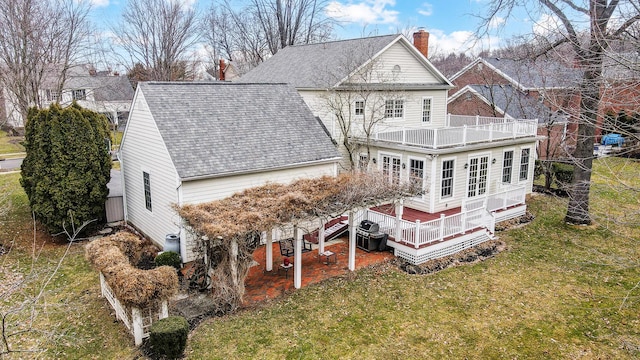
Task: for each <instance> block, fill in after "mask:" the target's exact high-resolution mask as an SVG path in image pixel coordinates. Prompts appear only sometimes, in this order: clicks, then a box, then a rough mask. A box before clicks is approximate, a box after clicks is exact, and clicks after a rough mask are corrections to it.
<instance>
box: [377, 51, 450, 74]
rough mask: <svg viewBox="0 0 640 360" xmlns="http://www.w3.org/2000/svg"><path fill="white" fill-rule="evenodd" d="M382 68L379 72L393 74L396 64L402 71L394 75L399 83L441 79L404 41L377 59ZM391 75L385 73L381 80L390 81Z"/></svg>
mask: <svg viewBox="0 0 640 360" xmlns="http://www.w3.org/2000/svg"><path fill="white" fill-rule="evenodd" d="M376 61H377V62H378V64H379V67H380V69H376V70H378V71H377V72H378V73H383V74H393V69H394V67H395V66H396V65H398V66H399V67H400V72H399V73H397V75H395V76H394V79H395V80H394V82H397V83H420V84H438V83H440V82H441V80H438V78H437V77H436V76H435V75H434V74H433V73H432V72H430V71H429V70H428V69H427V68H426V67H425V65H424V63H423V62H422V61H420V60H418V58H416V57H415V56H414V54H413V53H412V52H411V51H409V50H408V49H407V48H406V47H405V46H404V45H403V44H402V43H400V42H396V43H395V44H393V45H391V47H389V48H388V49H387V50H386V51H385V52H384V53H382V54H380V56H379V57H378V58H377V59H376ZM388 78H389V75H383V76H382V78H381V79H380V80H381V81H388Z"/></svg>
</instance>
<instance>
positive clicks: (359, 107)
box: [353, 100, 364, 116]
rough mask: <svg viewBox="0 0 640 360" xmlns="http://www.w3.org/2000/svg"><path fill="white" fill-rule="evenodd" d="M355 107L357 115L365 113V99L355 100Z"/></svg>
mask: <svg viewBox="0 0 640 360" xmlns="http://www.w3.org/2000/svg"><path fill="white" fill-rule="evenodd" d="M353 108H354V111H355V115H356V116H362V115H364V101H362V100H357V101H355V102H354V104H353Z"/></svg>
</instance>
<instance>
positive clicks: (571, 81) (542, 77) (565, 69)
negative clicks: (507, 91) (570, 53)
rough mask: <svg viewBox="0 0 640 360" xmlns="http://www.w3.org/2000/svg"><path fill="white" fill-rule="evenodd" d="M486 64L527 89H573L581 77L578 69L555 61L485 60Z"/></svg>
mask: <svg viewBox="0 0 640 360" xmlns="http://www.w3.org/2000/svg"><path fill="white" fill-rule="evenodd" d="M484 60H485V61H486V62H487V63H489V64H491V65H492V66H494V67H495V68H496V69H498V70H500V71H502V72H503V73H504V74H506V75H507V76H509V77H510V78H512V79H513V80H515V81H516V82H518V83H519V84H520V86H523V87H525V88H528V89H542V88H557V87H575V86H577V85H578V84H579V82H580V79H581V77H582V72H581V71H580V69H578V68H575V67H571V66H568V65H567V64H564V63H561V62H559V61H556V60H550V59H538V60H535V61H533V60H515V59H505V58H485V59H484Z"/></svg>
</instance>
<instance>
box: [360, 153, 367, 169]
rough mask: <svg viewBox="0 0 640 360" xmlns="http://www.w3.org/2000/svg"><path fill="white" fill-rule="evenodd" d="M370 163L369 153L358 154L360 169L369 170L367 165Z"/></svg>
mask: <svg viewBox="0 0 640 360" xmlns="http://www.w3.org/2000/svg"><path fill="white" fill-rule="evenodd" d="M368 165H369V157H368V156H367V154H360V155H358V169H360V171H367V167H368Z"/></svg>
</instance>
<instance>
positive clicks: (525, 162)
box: [520, 149, 531, 181]
mask: <svg viewBox="0 0 640 360" xmlns="http://www.w3.org/2000/svg"><path fill="white" fill-rule="evenodd" d="M530 153H531V149H522V153H521V154H520V180H521V181H523V180H527V179H528V178H529V157H530V155H531V154H530Z"/></svg>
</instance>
